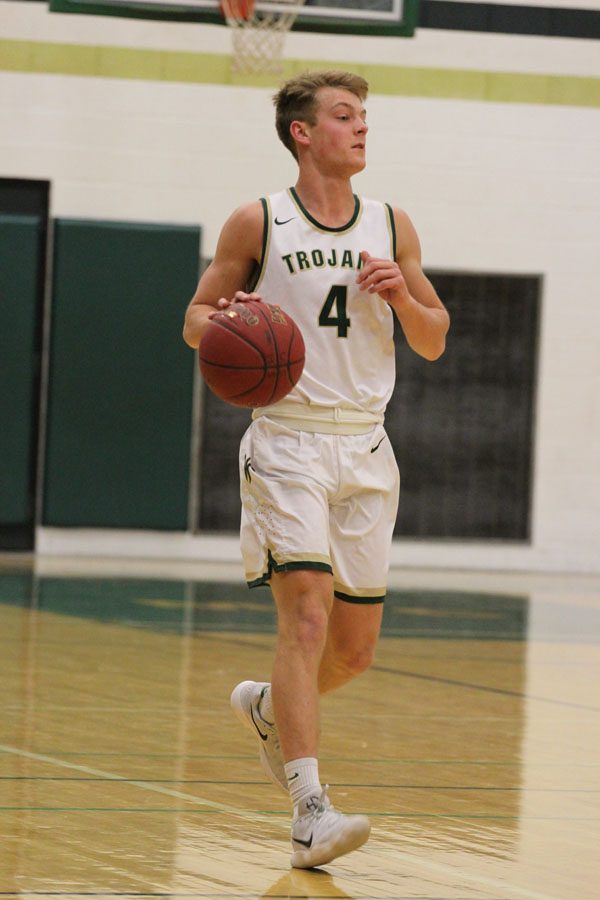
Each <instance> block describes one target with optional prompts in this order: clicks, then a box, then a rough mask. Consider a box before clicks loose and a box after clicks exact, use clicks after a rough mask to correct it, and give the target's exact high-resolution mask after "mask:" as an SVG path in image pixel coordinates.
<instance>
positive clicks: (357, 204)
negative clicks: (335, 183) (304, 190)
mask: <svg viewBox="0 0 600 900" xmlns="http://www.w3.org/2000/svg"><path fill="white" fill-rule="evenodd" d="M288 194H289V195H290V197H291V198H292V201H293V203H294V205H295V207H296V209H297V210H298V212H299V213H300V215H301V216H302V218H303V219H304V220H305V221H306V222H308V224H309V225H312V227H313V228H316V229H317V231H323V232H325V233H326V234H345V233H346V232H348V231H352V229H353V228H355V226H356V225H357V224H358V221H359V219H360V216H361V213H362V202H361V199H360V197H358V196H357V195H356V194H353V195H352V196H353V197H354V212H353V213H352V217H351V218H350V221H348V222H346V224H345V225H340V226H339V227H337V228H332V227H331V226H329V225H322V224H321V222H318V221H317V219H315V218H314V217H313V216H311V214H310V213H309V211H308V210H307V209H306V207H305V206H304V205H303V204H302V200H301V199H300V197H299V196H298V194H297V193H296V189H295V188H293V187H291V188H288Z"/></svg>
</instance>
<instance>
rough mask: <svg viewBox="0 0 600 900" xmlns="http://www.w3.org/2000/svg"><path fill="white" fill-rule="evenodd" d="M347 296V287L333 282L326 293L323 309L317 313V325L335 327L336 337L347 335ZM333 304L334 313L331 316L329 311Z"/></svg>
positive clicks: (348, 326)
mask: <svg viewBox="0 0 600 900" xmlns="http://www.w3.org/2000/svg"><path fill="white" fill-rule="evenodd" d="M347 297H348V287H347V286H346V285H345V284H334V285H333V287H332V288H331V290H330V291H329V293H328V294H327V297H326V299H325V303H324V304H323V309H322V310H321V312H320V313H319V325H331V326H333V327H335V328H337V336H338V337H348V329H349V328H350V319H349V318H348V315H347V313H346V301H347ZM334 306H335V312H336V315H334V316H333V315H332V314H331V311H332V310H333V308H334Z"/></svg>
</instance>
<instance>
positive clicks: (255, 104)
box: [0, 0, 600, 571]
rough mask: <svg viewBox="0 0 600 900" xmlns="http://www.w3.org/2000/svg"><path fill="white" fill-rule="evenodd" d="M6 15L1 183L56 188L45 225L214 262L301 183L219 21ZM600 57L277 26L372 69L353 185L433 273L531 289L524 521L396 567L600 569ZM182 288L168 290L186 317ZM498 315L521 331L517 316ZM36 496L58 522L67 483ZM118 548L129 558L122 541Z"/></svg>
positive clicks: (294, 47) (504, 44) (345, 62)
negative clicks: (139, 234) (220, 244)
mask: <svg viewBox="0 0 600 900" xmlns="http://www.w3.org/2000/svg"><path fill="white" fill-rule="evenodd" d="M2 7H3V10H2V11H3V31H2V38H1V39H0V85H1V90H2V93H1V98H0V121H1V122H2V127H1V128H0V175H1V176H4V177H20V178H32V179H47V180H49V181H50V182H51V184H52V193H51V215H52V216H53V217H54V218H57V219H71V220H72V219H85V220H90V219H91V220H101V221H127V222H136V221H137V222H146V223H148V222H151V223H157V224H161V225H162V224H164V225H168V224H178V225H189V226H191V227H193V228H196V227H198V225H199V224H201V225H202V229H203V254H204V256H205V257H210V256H211V255H212V253H213V252H214V247H215V244H216V238H217V235H218V232H219V229H220V227H221V226H222V224H223V221H224V220H225V218H226V217H227V215H228V214H229V212H230V211H231V210H232V209H233V208H234V207H235V206H237V205H238V204H240V203H241V202H244V201H245V200H249V199H253V198H255V197H257V196H261V195H263V194H265V193H268V192H269V191H273V190H278V189H279V188H281V187H282V186H284V185H287V184H290V183H292V181H293V179H294V171H295V170H294V165H293V161H292V159H291V157H289V154H287V153H286V151H285V150H284V149H283V148H282V147H281V146H280V145H279V144H278V142H277V140H276V137H275V134H274V129H273V123H272V108H271V103H270V95H271V93H272V88H271V87H267V86H261V85H259V84H240V83H237V84H236V83H234V82H233V79H232V78H231V76H230V74H229V69H228V62H227V53H228V51H229V36H228V35H227V33H226V31H225V29H219V28H216V27H210V26H202V25H175V24H172V23H171V24H165V23H157V22H144V21H129V20H125V19H120V20H116V19H97V18H93V17H87V16H63V15H57V14H49V13H47V12H46V9H45V6H44V4H42V3H27V2H12V0H4V2H3V3H2ZM597 51H598V43H597V41H594V40H586V39H575V38H561V37H543V36H525V35H509V34H502V35H501V34H478V33H471V32H469V33H466V32H465V33H463V32H458V31H442V30H436V29H423V30H419V31H418V33H417V36H416V37H415V38H414V39H411V40H402V39H388V40H383V39H374V38H360V37H352V38H350V37H348V38H330V37H327V36H320V35H306V34H304V35H301V34H298V35H294V34H292V35H291V36H290V38H289V40H288V44H287V51H286V53H287V56H288V58H289V59H294V60H298V63H297V64H296V63H295V64H294V67H295V69H296V70H299V69H301V68H306V67H307V66H308V65H319V66H321V65H323V64H324V63H325V64H335V65H340V66H346V67H352V68H359V70H360V71H362V72H364V74H365V75H366V76H367V77H368V78H369V79H370V82H371V85H372V94H371V97H370V99H369V104H368V111H369V122H370V125H371V132H370V136H369V166H368V169H367V171H366V172H365V173H363V174H361V175H360V176H359V177H358V178H357V179H356V182H355V187H356V189H357V190H358V191H359V192H361V193H363V194H365V195H368V196H374V197H379V198H381V199H385V200H387V201H388V202H390V203H393V204H395V205H398V206H401V207H402V208H404V209H406V210H407V211H408V213H409V215H410V216H411V218H412V220H413V221H414V223H415V225H416V227H417V230H418V232H419V234H420V237H421V242H422V246H423V257H424V263H425V265H426V267H427V269H428V271H430V272H431V273H432V275H433V276H434V277H435V274H436V273H440V274H441V275H442V276H443V277H444V278H445V277H459V276H460V277H462V276H463V275H464V276H468V277H479V276H481V277H482V278H484V279H490V278H495V277H498V278H519V279H524V280H525V281H526V282H527V284H532V283H535V285H536V288H535V291H536V300H535V304H534V305H535V306H536V310H537V312H536V316H537V318H536V319H535V322H533V324H532V323H531V322H530V323H529V324H528V325H527V328H528V329H531V328H533V329H534V330H533V332H532V331H528V334H529V335H530V339H529V344H528V345H527V346H529V347H530V349H532V350H533V351H535V360H534V365H533V371H532V372H530V373H529V375H528V376H527V378H531V377H533V381H534V384H533V385H530V387H532V390H531V397H532V403H533V408H532V409H531V411H530V412H531V424H532V427H533V439H532V442H531V453H532V458H531V472H532V476H531V479H530V483H529V485H528V487H527V494H528V504H527V507H528V520H527V523H526V529H525V533H524V535H523V534H522V536H521V538H519V539H518V540H517V541H516V542H515V541H514V540H513V541H506V540H502V541H501V540H499V539H493V540H490V539H487V540H478V539H477V537H471V538H470V539H469V540H468V541H467V540H466V539H460V538H454V539H453V540H452V541H447V540H443V539H442V537H440V539H439V540H432V539H429V540H419V541H415V540H409V539H406V536H405V537H404V539H399V541H398V544H397V556H396V560H397V561H399V562H402V563H403V564H407V565H450V566H457V567H471V566H475V567H479V566H485V567H490V566H491V567H499V568H520V569H526V568H531V569H538V570H544V569H548V570H553V569H563V570H571V571H597V570H598V569H599V568H600V547H599V538H598V535H599V534H600V480H599V478H598V469H597V460H598V458H599V456H600V406H599V402H598V397H599V396H600V390H599V388H600V354H598V350H597V333H598V326H599V325H600V308H599V306H598V304H597V301H596V291H597V284H598V282H599V280H600V259H599V256H598V253H597V235H598V233H599V230H600V229H599V225H600V213H599V208H600V207H599V204H598V180H597V160H598V158H599V157H600V117H599V113H598V107H599V106H600V87H599V85H600V63H599V59H598V52H597ZM207 61H208V62H207ZM312 61H314V62H312ZM209 63H210V65H209ZM189 293H190V292H189V291H187V290H186V291H185V292H184V291H183V290H180V289H179V287H178V286H177V287H176V286H175V285H174V284H173V287H172V289H171V293H170V297H169V303H170V304H171V306H170V311H171V314H172V316H173V319H174V320H175V321H177V323H178V326H177V327H179V324H180V322H181V319H182V316H183V312H184V309H185V306H186V304H187V302H188V300H189ZM453 302H454V301H453ZM455 302H458V303H460V298H458V300H457V301H455ZM481 302H482V303H485V304H489V307H488V308H489V309H490V311H491V307H492V305H495V304H498V303H501V302H504V301H503V300H501V299H499V295H498V293H497V292H494V291H489V292H487V293H486V294H485V296H484V297H483V298H482V300H481ZM509 327H510V328H511V329H513V330H514V333H515V340H516V339H517V337H518V336H519V334H520V332H521V327H522V323H521V321H520V320H519V317H518V316H517V317H516V318H515V319H513V320H511V322H510V323H509ZM449 340H450V344H451V342H452V334H451V336H450V339H449ZM522 346H525V345H522ZM182 352H183V353H185V352H187V351H185V348H184V349H183V351H182ZM449 352H455V351H452V350H450V351H449ZM522 352H523V353H524V352H525V351H522ZM190 359H191V357H190ZM443 365H444V362H443V360H442V361H440V362H438V363H435V364H434V365H433V366H432V367H431V370H430V372H429V370H428V377H429V376H430V377H431V378H432V379H433V380H435V377H436V371H438V370H439V371H440V372H441V371H442V366H443ZM444 377H446V376H442V375H440V380H443V378H444ZM526 380H527V379H526ZM53 389H54V390H57V387H56V386H53V385H52V384H51V385H50V390H51V391H52V390H53ZM401 390H402V388H401ZM400 463H401V467H402V459H401V460H400ZM411 465H412V464H411ZM231 477H232V479H233V480H235V477H236V473H235V472H232V475H231ZM201 487H202V486H201ZM405 488H406V483H405ZM529 501H530V502H529ZM48 502H49V505H48V506H47V512H48V514H49V512H50V510H51V509H55V508H56V507H55V506H54V505H53V504H55V503H59V502H60V501H59V498H58V495H55V499H54V500H53V501H52V504H50V501H48ZM178 517H179V518H180V513H178V514H177V516H176V517H175V518H174V519H173V520H172V522H175V519H177V520H178V521H179V518H178ZM73 524H75V523H73ZM98 524H102V525H106V526H108V524H109V521H108V519H106V521H103V522H102V523H98ZM134 525H135V523H133V522H132V523H131V527H134ZM135 527H138V525H135ZM148 527H150V528H153V527H159V528H162V527H163V526H162V525H160V524H159V525H158V526H155V525H153V524H152V523H148ZM164 527H166V528H167V527H175V528H177V527H178V526H177V525H176V524H175V525H174V526H167V525H165V526H164ZM45 534H46V537H47V531H46V532H44V529H41V531H40V533H39V547H41V548H42V549H43V547H44V546H46V547H47V546H49V544H48V543H46V544H44V541H45V540H46V537H45ZM53 546H55V547H56V546H57V544H54V545H53ZM94 546H97V542H96V544H94ZM115 546H116V548H117V549H118V548H119V547H121V549H123V548H124V550H123V552H125V550H126V546H127V541H126V540H122V539H121V538H119V540H117V541H115ZM153 546H156V545H153ZM165 546H167V545H166V544H165ZM168 546H169V548H170V550H169V552H172V553H175V554H177V553H180V554H181V555H182V556H186V555H189V556H193V555H194V554H196V555H197V554H201V552H202V550H201V548H200V544H199V543H198V544H194V543H190V542H189V541H186V542H185V545H184V544H182V545H181V548H180V549H178V548H177V547H175V545H174V544H173V543H170V544H168ZM136 547H137V548H138V549H137V552H141V551H140V549H139V548H141V547H143V542H142V543H140V542H138V543H137V544H136Z"/></svg>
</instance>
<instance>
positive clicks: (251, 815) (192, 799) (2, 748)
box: [0, 744, 273, 823]
mask: <svg viewBox="0 0 600 900" xmlns="http://www.w3.org/2000/svg"><path fill="white" fill-rule="evenodd" d="M0 752H2V753H11V754H13V756H20V757H22V758H23V759H31V760H33V761H34V762H43V763H47V764H48V765H51V766H60V767H61V768H63V769H73V770H74V771H76V772H83V773H85V774H86V775H93V776H96V777H98V778H100V779H102V780H104V781H119V782H125V783H127V784H129V785H131V786H132V787H138V788H141V789H142V790H145V791H152V792H154V793H156V794H163V795H164V796H166V797H172V798H175V799H176V800H184V801H186V802H187V803H193V804H195V805H196V806H198V804H202V805H203V806H207V807H208V808H209V809H213V810H218V811H219V812H223V813H229V814H230V815H232V816H238V817H239V818H241V819H250V820H251V821H255V820H256V819H260V820H261V821H263V822H269V823H272V822H273V817H272V816H265V815H263V814H261V813H256V812H247V811H245V810H243V809H239V808H238V807H236V806H229V805H227V804H225V803H217V802H215V801H214V800H207V799H206V798H205V797H198V796H196V795H194V794H186V793H184V792H183V791H175V790H173V789H172V788H165V787H161V786H160V785H158V784H153V783H151V782H147V781H132V780H130V779H129V778H125V777H124V776H122V775H116V774H115V773H114V772H105V771H104V770H103V769H93V768H91V767H90V766H82V765H80V764H79V763H72V762H67V761H66V760H61V759H56V757H53V756H46V755H45V754H43V753H32V752H30V751H29V750H22V749H21V748H20V747H11V746H9V745H8V744H0ZM204 812H206V810H204Z"/></svg>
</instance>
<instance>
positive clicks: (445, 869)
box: [0, 744, 560, 900]
mask: <svg viewBox="0 0 600 900" xmlns="http://www.w3.org/2000/svg"><path fill="white" fill-rule="evenodd" d="M0 752H3V753H9V754H12V755H13V756H18V757H21V758H23V759H30V760H33V761H35V762H43V763H47V764H49V765H53V766H59V767H61V768H65V769H71V770H74V771H78V772H85V773H86V774H87V775H95V776H100V777H102V778H109V779H112V780H114V781H124V782H127V783H128V784H131V785H133V786H135V787H138V788H141V789H142V790H145V791H152V792H154V793H157V794H162V795H164V796H167V797H173V798H175V799H180V800H184V801H186V802H188V803H193V804H198V803H202V804H204V805H205V806H207V807H209V808H210V809H212V810H215V811H219V812H226V813H229V814H230V815H233V816H237V817H238V818H241V819H247V820H250V821H252V822H256V821H261V822H268V823H269V824H272V823H273V821H274V820H275V819H276V818H283V817H282V816H281V813H274V814H272V815H270V816H269V815H265V814H264V813H260V812H256V811H251V812H246V811H244V810H241V809H238V808H237V807H234V806H228V805H226V804H223V803H216V802H214V801H211V800H206V799H205V798H204V797H197V796H194V795H193V794H186V793H183V792H182V791H174V790H172V789H171V788H164V787H161V786H160V785H157V784H149V783H148V782H143V781H128V779H126V778H123V777H122V776H119V775H115V774H114V773H112V772H105V771H103V770H101V769H93V768H91V767H90V766H82V765H79V764H78V763H71V762H67V761H65V760H60V759H56V758H55V757H52V756H47V755H46V754H42V753H32V752H31V751H29V750H23V749H21V748H20V747H12V746H10V745H8V744H0ZM50 811H52V812H56V810H55V809H52V810H50ZM188 811H189V810H188ZM144 812H146V813H147V812H148V810H144ZM204 812H206V810H204ZM375 815H381V814H375ZM404 817H405V818H406V816H404ZM386 818H389V817H387V816H386ZM438 818H448V819H457V818H459V817H457V816H456V815H448V816H443V817H439V816H438ZM489 818H492V819H495V818H498V817H495V816H491V817H489ZM514 818H518V817H514ZM287 821H288V822H289V818H288V819H287ZM373 852H374V854H377V852H379V855H382V856H385V855H386V854H382V853H381V851H377V848H373ZM403 856H404V858H406V859H410V860H411V861H412V862H413V863H414V864H415V865H417V866H419V867H420V868H421V869H423V868H425V869H430V870H431V871H434V872H438V873H443V874H444V876H445V877H450V878H453V879H455V878H456V870H455V868H454V867H453V866H449V865H444V864H442V863H435V862H434V861H433V860H430V859H423V858H420V857H417V856H413V855H412V854H410V853H408V852H407V851H405V850H403ZM461 877H463V878H465V879H466V880H467V881H470V882H472V883H476V884H480V885H487V886H488V887H490V888H492V889H493V890H497V889H498V888H499V887H500V888H501V889H503V890H504V891H507V890H508V891H510V892H512V893H513V894H517V896H518V897H519V900H560V898H558V897H553V896H551V895H549V894H541V893H538V892H532V891H528V890H526V889H524V888H522V887H513V886H512V885H509V884H506V883H502V882H498V881H497V880H496V879H494V878H488V877H486V876H483V875H470V874H469V873H467V872H462V873H461ZM147 896H152V895H147ZM230 896H231V895H230ZM234 896H235V895H234ZM388 900H391V898H388Z"/></svg>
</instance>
